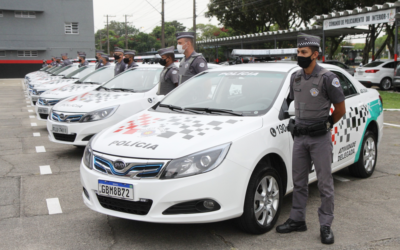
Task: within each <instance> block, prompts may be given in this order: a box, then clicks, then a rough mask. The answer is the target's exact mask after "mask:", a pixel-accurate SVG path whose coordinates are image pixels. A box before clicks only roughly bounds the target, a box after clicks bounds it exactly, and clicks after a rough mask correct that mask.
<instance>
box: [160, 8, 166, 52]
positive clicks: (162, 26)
mask: <svg viewBox="0 0 400 250" xmlns="http://www.w3.org/2000/svg"><path fill="white" fill-rule="evenodd" d="M164 33H165V23H164V0H161V48H165V35H164Z"/></svg>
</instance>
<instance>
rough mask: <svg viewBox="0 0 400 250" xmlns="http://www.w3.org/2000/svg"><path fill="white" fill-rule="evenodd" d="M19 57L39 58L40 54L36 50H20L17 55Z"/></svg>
mask: <svg viewBox="0 0 400 250" xmlns="http://www.w3.org/2000/svg"><path fill="white" fill-rule="evenodd" d="M17 56H18V57H37V56H38V52H37V51H35V50H19V51H18V53H17Z"/></svg>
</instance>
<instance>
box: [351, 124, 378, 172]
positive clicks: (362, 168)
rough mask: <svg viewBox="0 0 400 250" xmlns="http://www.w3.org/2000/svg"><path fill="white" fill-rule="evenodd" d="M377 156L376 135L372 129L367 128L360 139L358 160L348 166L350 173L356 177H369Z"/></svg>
mask: <svg viewBox="0 0 400 250" xmlns="http://www.w3.org/2000/svg"><path fill="white" fill-rule="evenodd" d="M377 157H378V147H377V144H376V135H375V134H374V133H373V132H372V131H370V130H367V132H366V133H365V136H364V139H363V141H362V147H361V152H360V157H359V158H358V161H357V162H356V163H354V164H352V165H350V166H349V167H348V169H349V171H350V174H351V175H352V176H354V177H358V178H368V177H370V176H371V175H372V174H373V172H374V170H375V166H376V159H377Z"/></svg>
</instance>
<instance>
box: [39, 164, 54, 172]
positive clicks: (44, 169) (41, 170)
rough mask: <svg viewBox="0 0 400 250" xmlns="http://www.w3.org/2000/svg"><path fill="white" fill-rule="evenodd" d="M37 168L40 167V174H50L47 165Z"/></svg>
mask: <svg viewBox="0 0 400 250" xmlns="http://www.w3.org/2000/svg"><path fill="white" fill-rule="evenodd" d="M39 168H40V174H52V172H51V168H50V166H49V165H46V166H39Z"/></svg>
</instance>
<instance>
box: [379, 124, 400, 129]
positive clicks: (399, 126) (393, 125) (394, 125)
mask: <svg viewBox="0 0 400 250" xmlns="http://www.w3.org/2000/svg"><path fill="white" fill-rule="evenodd" d="M383 125H387V126H392V127H398V128H400V125H397V124H392V123H384V124H383Z"/></svg>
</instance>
